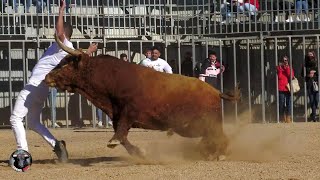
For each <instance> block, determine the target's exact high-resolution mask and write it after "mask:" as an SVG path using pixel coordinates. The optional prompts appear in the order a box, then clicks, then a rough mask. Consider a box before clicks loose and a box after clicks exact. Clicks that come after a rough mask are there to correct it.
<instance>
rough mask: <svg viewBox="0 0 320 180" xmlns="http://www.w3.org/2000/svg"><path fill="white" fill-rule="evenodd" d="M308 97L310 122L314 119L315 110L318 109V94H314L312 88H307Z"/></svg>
mask: <svg viewBox="0 0 320 180" xmlns="http://www.w3.org/2000/svg"><path fill="white" fill-rule="evenodd" d="M308 97H309V104H310V107H311V115H310V118H311V119H312V120H314V119H315V117H316V112H317V108H318V102H319V92H314V91H313V89H312V87H311V88H308Z"/></svg>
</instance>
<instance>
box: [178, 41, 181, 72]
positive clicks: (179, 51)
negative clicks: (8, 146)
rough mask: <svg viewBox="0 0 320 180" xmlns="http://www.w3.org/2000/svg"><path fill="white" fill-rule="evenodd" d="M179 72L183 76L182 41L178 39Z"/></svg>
mask: <svg viewBox="0 0 320 180" xmlns="http://www.w3.org/2000/svg"><path fill="white" fill-rule="evenodd" d="M178 72H179V74H181V41H180V38H178Z"/></svg>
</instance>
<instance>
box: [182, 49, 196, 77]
mask: <svg viewBox="0 0 320 180" xmlns="http://www.w3.org/2000/svg"><path fill="white" fill-rule="evenodd" d="M192 66H193V62H192V53H191V52H186V54H185V55H184V61H183V62H182V65H181V74H182V75H185V76H189V77H193V68H192Z"/></svg>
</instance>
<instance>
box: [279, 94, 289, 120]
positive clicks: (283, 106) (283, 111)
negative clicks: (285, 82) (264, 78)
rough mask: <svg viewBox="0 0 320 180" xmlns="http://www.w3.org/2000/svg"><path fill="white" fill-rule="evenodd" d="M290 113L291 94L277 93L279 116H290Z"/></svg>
mask: <svg viewBox="0 0 320 180" xmlns="http://www.w3.org/2000/svg"><path fill="white" fill-rule="evenodd" d="M290 111H291V94H290V92H285V91H279V115H280V117H284V115H290Z"/></svg>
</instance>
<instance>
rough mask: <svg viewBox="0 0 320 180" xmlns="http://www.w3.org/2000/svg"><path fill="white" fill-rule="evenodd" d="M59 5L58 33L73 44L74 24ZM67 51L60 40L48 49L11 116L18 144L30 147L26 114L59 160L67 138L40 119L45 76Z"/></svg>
mask: <svg viewBox="0 0 320 180" xmlns="http://www.w3.org/2000/svg"><path fill="white" fill-rule="evenodd" d="M60 2H61V6H60V9H59V17H58V21H57V27H56V36H57V38H59V39H60V40H61V41H62V42H63V43H64V44H65V45H66V46H68V47H70V48H73V45H72V43H71V42H70V41H69V40H70V38H71V35H72V26H71V25H70V24H68V23H64V22H63V13H64V9H65V7H66V3H65V1H64V0H61V1H60ZM96 49H97V45H96V44H92V45H90V46H89V48H88V51H87V53H88V54H91V53H92V52H94V51H96ZM66 55H68V53H67V52H65V51H63V50H62V49H61V48H60V47H59V46H58V45H57V43H53V44H52V45H51V46H50V47H49V48H48V50H47V51H46V52H45V53H44V54H43V56H42V57H41V58H40V60H39V61H38V63H37V64H36V65H35V67H34V68H33V70H32V74H31V77H30V79H29V81H28V83H27V84H26V85H25V87H24V89H23V90H22V91H21V92H20V93H19V95H18V97H17V100H16V103H15V106H14V109H13V112H12V114H11V117H10V123H11V127H12V130H13V132H14V135H15V138H16V142H17V148H18V149H22V150H25V151H28V144H27V139H26V131H25V129H24V126H23V122H22V121H23V118H24V117H25V116H27V118H28V126H29V128H30V129H32V130H33V131H35V132H37V133H38V134H40V135H41V136H42V137H43V138H44V139H45V140H46V141H47V142H48V143H49V144H50V145H51V146H52V147H53V149H54V150H53V151H54V152H55V153H56V155H57V156H58V159H59V161H60V162H67V160H68V152H67V149H66V145H65V142H64V141H63V140H62V141H58V140H57V139H56V138H55V137H54V136H53V135H52V134H51V133H50V132H49V130H48V129H47V128H46V127H45V126H44V125H43V124H41V123H40V114H41V112H42V108H43V105H44V101H45V100H46V98H47V96H48V93H49V87H48V86H47V85H46V84H45V83H44V81H43V80H44V79H45V76H46V75H47V74H48V73H49V72H50V71H51V70H52V69H53V68H55V66H56V65H58V64H59V63H60V61H61V60H62V59H63V58H64V57H65V56H66Z"/></svg>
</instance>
